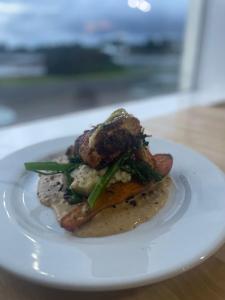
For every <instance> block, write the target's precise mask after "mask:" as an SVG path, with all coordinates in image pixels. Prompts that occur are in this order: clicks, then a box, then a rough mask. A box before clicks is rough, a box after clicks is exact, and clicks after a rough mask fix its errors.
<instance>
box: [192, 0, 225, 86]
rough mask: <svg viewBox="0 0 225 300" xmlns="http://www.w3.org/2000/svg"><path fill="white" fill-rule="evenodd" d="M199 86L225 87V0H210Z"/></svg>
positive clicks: (202, 47) (202, 48)
mask: <svg viewBox="0 0 225 300" xmlns="http://www.w3.org/2000/svg"><path fill="white" fill-rule="evenodd" d="M207 2H208V3H207V9H206V19H205V22H204V23H205V24H204V33H203V37H202V45H201V53H200V57H199V70H198V74H197V87H198V88H200V89H209V88H210V89H212V88H219V89H223V88H224V89H225V0H208V1H207Z"/></svg>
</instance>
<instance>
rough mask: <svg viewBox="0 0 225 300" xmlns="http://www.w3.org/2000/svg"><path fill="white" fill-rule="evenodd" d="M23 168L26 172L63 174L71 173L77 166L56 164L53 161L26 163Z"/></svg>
mask: <svg viewBox="0 0 225 300" xmlns="http://www.w3.org/2000/svg"><path fill="white" fill-rule="evenodd" d="M24 165H25V168H26V170H28V171H34V172H38V173H41V174H43V173H44V174H45V175H48V174H53V173H54V174H57V173H64V172H72V171H73V170H74V169H75V168H76V167H77V166H78V165H77V164H74V163H57V162H54V161H46V162H26V163H25V164H24ZM42 171H47V172H49V173H45V172H42Z"/></svg>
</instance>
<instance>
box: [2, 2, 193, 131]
mask: <svg viewBox="0 0 225 300" xmlns="http://www.w3.org/2000/svg"><path fill="white" fill-rule="evenodd" d="M188 5H189V0H171V1H168V0H151V1H147V0H146V1H145V0H106V1H96V0H0V126H7V125H12V124H18V123H21V122H27V121H31V120H36V119H40V118H46V117H50V116H57V115H61V114H66V113H70V112H75V111H80V110H84V109H89V108H93V107H99V106H103V105H108V104H113V103H119V102H126V101H138V100H139V99H143V98H146V97H151V96H155V95H164V94H169V93H174V92H176V91H178V90H179V89H180V84H179V83H180V73H181V61H182V53H183V48H184V37H185V32H186V21H187V15H188Z"/></svg>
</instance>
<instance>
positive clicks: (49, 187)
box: [38, 160, 171, 237]
mask: <svg viewBox="0 0 225 300" xmlns="http://www.w3.org/2000/svg"><path fill="white" fill-rule="evenodd" d="M61 161H62V160H61ZM170 185H171V179H170V178H169V177H167V178H165V179H164V180H163V181H162V182H160V183H158V184H157V186H156V188H155V189H154V191H153V192H145V193H142V194H140V195H138V196H136V197H134V199H133V200H131V201H129V202H123V203H121V204H117V205H116V207H109V208H107V209H104V210H103V211H101V212H100V213H98V214H97V215H96V216H95V217H94V218H93V219H92V220H91V221H89V222H88V223H86V224H84V225H83V226H82V227H81V228H80V229H79V230H78V231H76V232H75V235H77V236H80V237H99V236H106V235H112V234H116V233H120V232H124V231H128V230H131V229H133V228H135V227H136V226H137V225H139V224H141V223H144V222H146V221H147V220H149V219H150V218H152V217H153V216H154V215H155V214H156V213H157V212H158V211H159V210H160V209H161V208H162V207H163V206H164V205H165V203H166V201H167V199H168V196H169V191H170ZM65 188H66V185H65V179H64V176H63V175H61V174H57V175H51V176H44V175H42V176H41V177H40V180H39V184H38V196H39V198H40V201H41V203H42V204H44V205H46V206H50V207H52V208H53V209H54V211H55V213H56V217H57V219H58V221H60V219H61V218H62V217H63V216H65V215H66V214H67V213H68V212H69V211H70V210H72V209H73V207H74V205H70V204H68V203H67V202H66V200H64V198H63V194H64V191H65Z"/></svg>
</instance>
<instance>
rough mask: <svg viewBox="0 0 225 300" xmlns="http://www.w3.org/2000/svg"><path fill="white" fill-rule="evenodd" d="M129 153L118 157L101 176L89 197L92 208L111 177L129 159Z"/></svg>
mask: <svg viewBox="0 0 225 300" xmlns="http://www.w3.org/2000/svg"><path fill="white" fill-rule="evenodd" d="M127 156H128V154H127V153H126V154H125V155H123V156H122V157H121V158H120V159H118V160H117V161H116V162H115V163H114V164H113V165H111V166H110V167H109V168H108V170H107V171H106V173H105V174H104V175H103V176H101V177H100V178H99V180H98V182H97V183H96V185H95V187H94V189H93V190H92V192H91V193H90V195H89V197H88V200H87V201H88V204H89V206H90V208H93V207H94V205H95V203H96V201H97V200H98V198H99V196H100V195H101V194H102V193H103V192H104V190H105V188H106V186H107V185H108V183H109V181H110V179H111V178H112V177H113V176H114V174H115V173H116V172H117V171H118V170H119V169H120V166H121V165H122V164H123V163H124V161H125V160H126V159H127Z"/></svg>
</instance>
